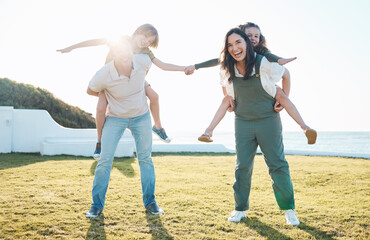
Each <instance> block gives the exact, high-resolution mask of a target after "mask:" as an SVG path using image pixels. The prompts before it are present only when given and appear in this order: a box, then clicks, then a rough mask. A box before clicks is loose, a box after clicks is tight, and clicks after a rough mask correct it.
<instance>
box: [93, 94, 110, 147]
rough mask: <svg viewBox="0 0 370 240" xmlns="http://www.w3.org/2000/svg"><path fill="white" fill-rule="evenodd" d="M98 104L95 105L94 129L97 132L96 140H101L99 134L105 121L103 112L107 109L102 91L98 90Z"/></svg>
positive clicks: (106, 102)
mask: <svg viewBox="0 0 370 240" xmlns="http://www.w3.org/2000/svg"><path fill="white" fill-rule="evenodd" d="M98 97H99V99H98V104H97V105H96V118H95V122H96V131H97V132H98V142H101V135H102V132H103V126H104V122H105V113H106V111H107V105H108V101H107V98H106V96H105V93H104V91H101V92H99V95H98Z"/></svg>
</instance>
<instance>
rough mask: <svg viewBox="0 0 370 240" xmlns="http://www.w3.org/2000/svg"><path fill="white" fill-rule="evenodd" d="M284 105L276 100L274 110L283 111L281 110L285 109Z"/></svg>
mask: <svg viewBox="0 0 370 240" xmlns="http://www.w3.org/2000/svg"><path fill="white" fill-rule="evenodd" d="M283 109H284V107H283V106H281V104H280V103H279V102H276V103H275V105H274V110H275V112H281V110H283Z"/></svg>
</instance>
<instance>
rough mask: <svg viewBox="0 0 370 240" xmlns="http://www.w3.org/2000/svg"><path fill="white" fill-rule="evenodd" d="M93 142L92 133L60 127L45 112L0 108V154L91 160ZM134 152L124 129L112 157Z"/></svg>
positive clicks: (130, 140) (130, 136) (93, 132)
mask: <svg viewBox="0 0 370 240" xmlns="http://www.w3.org/2000/svg"><path fill="white" fill-rule="evenodd" d="M96 139H97V133H96V129H72V128H65V127H62V126H60V125H59V124H58V123H57V122H55V121H54V119H53V118H52V117H51V116H50V114H49V113H48V112H47V111H45V110H29V109H13V107H1V106H0V153H10V152H25V153H33V152H37V153H38V152H39V153H41V154H43V155H58V154H71V155H81V156H91V155H92V154H93V152H94V150H95V144H96ZM134 150H135V144H134V141H133V138H132V135H131V132H130V131H129V130H128V129H127V130H126V131H125V133H124V135H123V137H122V139H121V141H120V143H119V145H118V147H117V151H116V154H115V156H117V157H121V156H133V152H134Z"/></svg>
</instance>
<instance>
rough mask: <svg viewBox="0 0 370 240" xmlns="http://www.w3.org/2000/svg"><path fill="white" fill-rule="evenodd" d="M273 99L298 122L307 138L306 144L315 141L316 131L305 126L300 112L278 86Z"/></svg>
mask: <svg viewBox="0 0 370 240" xmlns="http://www.w3.org/2000/svg"><path fill="white" fill-rule="evenodd" d="M275 99H276V101H278V102H279V103H280V104H281V105H282V106H283V107H284V108H285V110H286V111H287V112H288V114H289V115H290V116H291V117H292V118H293V119H294V121H296V122H297V123H298V125H299V126H300V127H301V128H302V130H303V131H304V132H305V134H306V137H307V139H308V144H314V143H315V142H316V138H317V132H316V131H315V130H314V129H311V128H310V127H309V126H307V124H306V123H305V122H304V121H303V119H302V117H301V114H299V112H298V109H297V108H296V107H295V106H294V104H293V103H292V101H290V99H289V97H288V96H287V95H286V94H285V93H284V91H283V90H282V89H281V88H280V87H277V88H276V95H275Z"/></svg>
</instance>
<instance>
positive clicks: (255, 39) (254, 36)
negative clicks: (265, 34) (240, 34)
mask: <svg viewBox="0 0 370 240" xmlns="http://www.w3.org/2000/svg"><path fill="white" fill-rule="evenodd" d="M245 33H246V34H247V35H248V37H249V40H251V42H252V44H253V46H254V47H255V46H257V45H258V43H259V42H260V35H261V33H260V30H258V28H255V27H250V28H246V29H245Z"/></svg>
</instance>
